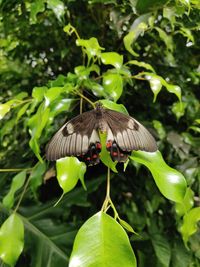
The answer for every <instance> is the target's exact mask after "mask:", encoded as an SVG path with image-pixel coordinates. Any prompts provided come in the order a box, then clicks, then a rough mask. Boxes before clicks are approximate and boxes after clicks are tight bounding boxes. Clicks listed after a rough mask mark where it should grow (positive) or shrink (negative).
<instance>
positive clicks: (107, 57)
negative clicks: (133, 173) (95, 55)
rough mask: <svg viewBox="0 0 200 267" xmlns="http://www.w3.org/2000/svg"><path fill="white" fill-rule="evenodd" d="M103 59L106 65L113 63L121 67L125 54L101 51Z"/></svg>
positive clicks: (116, 66) (117, 67)
mask: <svg viewBox="0 0 200 267" xmlns="http://www.w3.org/2000/svg"><path fill="white" fill-rule="evenodd" d="M101 60H102V62H103V64H105V65H112V66H114V67H115V68H116V69H120V68H121V67H122V65H123V56H122V55H120V54H118V53H116V52H106V53H101Z"/></svg>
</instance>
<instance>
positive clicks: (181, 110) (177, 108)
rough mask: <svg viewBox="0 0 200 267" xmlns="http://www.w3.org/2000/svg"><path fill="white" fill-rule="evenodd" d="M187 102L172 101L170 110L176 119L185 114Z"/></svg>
mask: <svg viewBox="0 0 200 267" xmlns="http://www.w3.org/2000/svg"><path fill="white" fill-rule="evenodd" d="M186 106H187V104H186V103H185V102H174V103H173V105H172V112H173V113H174V114H175V115H176V118H177V119H180V117H182V116H183V115H184V114H185V108H186Z"/></svg>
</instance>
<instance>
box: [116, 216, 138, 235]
mask: <svg viewBox="0 0 200 267" xmlns="http://www.w3.org/2000/svg"><path fill="white" fill-rule="evenodd" d="M119 223H120V224H121V226H122V227H123V228H124V229H126V230H127V231H129V232H131V233H134V234H136V232H135V231H134V230H133V227H132V226H131V225H130V224H129V223H127V222H126V221H124V220H122V219H119Z"/></svg>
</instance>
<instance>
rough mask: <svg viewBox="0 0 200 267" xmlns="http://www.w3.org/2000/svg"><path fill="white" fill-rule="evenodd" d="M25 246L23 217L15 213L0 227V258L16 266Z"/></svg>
mask: <svg viewBox="0 0 200 267" xmlns="http://www.w3.org/2000/svg"><path fill="white" fill-rule="evenodd" d="M23 247H24V226H23V223H22V220H21V218H20V217H19V216H18V215H16V214H15V213H13V214H12V215H11V216H10V217H8V219H7V220H6V221H5V222H4V223H3V225H2V226H1V229H0V258H1V259H2V260H3V261H4V262H5V263H7V264H9V265H10V266H14V265H15V262H16V261H17V259H18V257H19V256H20V254H21V252H22V250H23Z"/></svg>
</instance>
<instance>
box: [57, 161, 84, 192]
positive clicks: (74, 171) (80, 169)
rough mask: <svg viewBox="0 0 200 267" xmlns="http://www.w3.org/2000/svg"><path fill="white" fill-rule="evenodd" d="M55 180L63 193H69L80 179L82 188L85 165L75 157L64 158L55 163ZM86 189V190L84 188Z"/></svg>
mask: <svg viewBox="0 0 200 267" xmlns="http://www.w3.org/2000/svg"><path fill="white" fill-rule="evenodd" d="M56 171H57V179H58V182H59V185H60V187H61V188H62V189H63V192H64V193H67V192H69V191H71V190H72V189H73V188H74V187H75V186H76V184H77V182H78V180H79V179H80V181H81V183H82V185H83V187H84V188H85V184H84V174H85V172H86V165H85V163H84V162H80V161H79V160H78V159H77V158H76V157H65V158H61V159H59V160H57V161H56ZM85 189H86V188H85Z"/></svg>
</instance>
